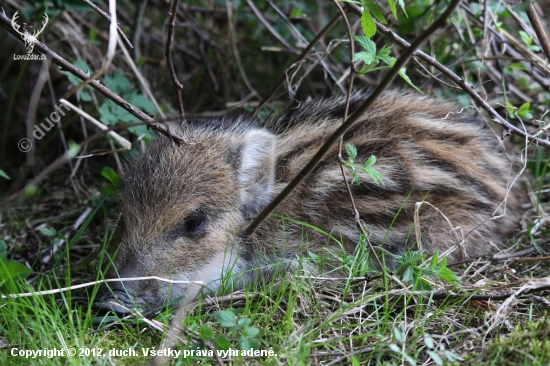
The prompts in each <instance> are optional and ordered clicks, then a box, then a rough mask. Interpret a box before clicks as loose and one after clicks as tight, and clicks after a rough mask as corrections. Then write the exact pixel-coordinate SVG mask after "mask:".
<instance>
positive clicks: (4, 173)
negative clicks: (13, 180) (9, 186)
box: [0, 169, 10, 180]
mask: <svg viewBox="0 0 550 366" xmlns="http://www.w3.org/2000/svg"><path fill="white" fill-rule="evenodd" d="M0 177H2V178H5V179H7V180H10V177H8V175H7V174H6V172H4V171H3V170H2V169H0Z"/></svg>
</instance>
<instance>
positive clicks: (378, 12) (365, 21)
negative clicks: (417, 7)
mask: <svg viewBox="0 0 550 366" xmlns="http://www.w3.org/2000/svg"><path fill="white" fill-rule="evenodd" d="M341 1H343V2H350V3H354V4H357V5H361V6H362V7H363V9H364V10H363V14H362V15H361V28H362V29H363V32H365V35H366V36H367V37H369V38H371V37H372V36H374V34H375V33H376V22H375V21H374V19H375V18H376V20H378V21H379V22H380V23H382V24H387V21H386V18H385V17H384V12H383V11H382V9H380V7H379V6H378V5H377V4H376V3H375V2H374V1H372V0H361V1H351V0H341ZM395 3H396V1H395V0H388V5H389V6H390V9H391V13H392V15H393V17H394V18H395V19H397V6H396V4H395ZM397 5H399V7H400V8H401V9H402V10H403V12H404V13H405V15H406V14H407V12H406V11H405V1H404V0H397Z"/></svg>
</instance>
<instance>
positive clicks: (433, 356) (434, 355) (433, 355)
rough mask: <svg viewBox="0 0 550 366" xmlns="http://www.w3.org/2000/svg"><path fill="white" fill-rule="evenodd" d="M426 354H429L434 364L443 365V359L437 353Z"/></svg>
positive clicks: (429, 352)
mask: <svg viewBox="0 0 550 366" xmlns="http://www.w3.org/2000/svg"><path fill="white" fill-rule="evenodd" d="M426 353H428V355H429V356H430V358H431V359H432V360H433V362H435V364H436V365H443V360H442V359H441V357H439V355H438V354H437V353H435V352H434V351H427V352H426Z"/></svg>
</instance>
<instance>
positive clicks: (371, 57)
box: [351, 52, 376, 65]
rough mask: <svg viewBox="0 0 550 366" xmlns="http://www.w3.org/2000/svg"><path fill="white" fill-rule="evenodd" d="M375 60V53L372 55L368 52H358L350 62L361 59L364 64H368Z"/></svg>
mask: <svg viewBox="0 0 550 366" xmlns="http://www.w3.org/2000/svg"><path fill="white" fill-rule="evenodd" d="M375 60H376V55H372V54H371V53H369V52H358V53H356V54H355V55H354V56H353V60H351V61H352V62H359V61H363V62H364V63H365V64H366V65H370V64H371V63H372V62H374V61H375Z"/></svg>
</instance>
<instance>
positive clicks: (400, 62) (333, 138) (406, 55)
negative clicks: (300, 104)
mask: <svg viewBox="0 0 550 366" xmlns="http://www.w3.org/2000/svg"><path fill="white" fill-rule="evenodd" d="M459 3H460V0H453V1H452V2H451V4H450V5H449V7H448V8H447V10H446V11H445V12H444V13H443V14H442V15H441V17H439V19H437V20H436V21H435V22H434V23H433V24H432V25H431V26H430V27H429V28H428V29H427V30H426V31H424V33H422V34H421V35H420V36H419V37H418V38H417V39H416V40H415V41H414V42H413V43H412V44H411V45H410V46H409V47H408V48H407V49H406V50H405V51H404V52H403V54H402V55H401V56H400V57H399V58H398V59H397V61H396V62H395V64H394V65H393V67H392V68H391V70H390V71H389V72H388V74H387V75H386V77H385V78H384V79H382V81H381V82H380V84H379V85H378V86H377V87H376V89H374V90H373V91H372V93H371V94H370V95H369V97H368V98H367V100H365V101H364V102H363V104H361V105H360V106H359V107H358V108H357V110H356V111H355V112H354V113H353V114H352V115H351V116H350V117H349V118H348V119H347V120H346V122H345V123H343V124H342V126H340V127H339V128H338V129H337V130H336V131H334V133H333V134H332V135H330V136H329V138H328V139H327V141H326V142H325V143H324V144H323V146H321V148H320V149H319V151H317V153H315V155H314V156H313V158H311V160H310V161H309V162H308V163H307V164H306V166H305V167H304V168H303V169H302V170H301V171H300V172H299V173H298V174H297V175H296V177H294V179H292V181H291V182H290V183H289V184H288V185H287V186H286V187H285V188H284V189H283V190H282V191H281V193H279V194H278V195H277V197H275V199H273V201H271V202H270V203H269V204H268V205H267V206H266V207H265V208H264V209H263V210H262V211H261V212H260V213H259V214H258V216H257V217H256V218H255V219H254V220H253V221H252V223H250V225H249V226H248V228H247V229H246V231H245V235H251V234H252V233H254V231H255V230H256V228H257V227H258V226H259V225H260V224H261V223H262V222H263V221H264V220H265V219H266V218H267V217H268V216H269V215H270V214H271V213H272V212H273V211H274V210H275V209H276V208H277V207H278V206H279V205H280V204H281V202H283V201H284V200H285V199H286V198H287V197H288V196H289V195H290V193H292V191H294V189H295V188H296V187H297V186H298V184H300V183H301V182H302V181H303V180H304V179H305V178H306V177H307V176H308V175H309V173H311V172H312V171H313V169H315V167H316V166H317V165H318V164H319V163H320V162H321V160H322V159H323V158H324V157H325V155H326V154H327V153H328V152H329V150H330V149H331V148H332V146H333V145H334V144H335V143H336V142H338V140H339V139H340V137H341V136H343V135H344V133H346V131H348V130H349V129H350V128H351V127H352V126H353V125H354V124H355V123H356V122H357V121H358V120H359V119H360V118H361V117H362V116H363V115H364V114H365V112H366V111H367V110H368V109H369V108H370V107H371V106H372V104H373V103H374V101H375V100H376V98H378V97H379V96H380V94H382V93H383V92H384V91H385V90H386V89H387V87H388V86H389V85H390V83H391V82H392V81H393V79H394V78H395V77H396V76H397V74H398V72H399V70H401V68H402V67H403V66H404V65H405V64H406V63H407V61H408V60H409V59H410V57H411V56H412V55H413V53H414V51H415V50H416V49H417V48H418V47H419V46H420V45H421V44H422V43H423V42H424V41H425V40H426V39H428V37H430V36H431V35H432V34H433V33H434V32H435V31H436V30H437V29H438V28H439V27H441V26H442V25H443V24H444V23H445V21H446V19H447V18H448V17H449V16H450V15H451V13H452V12H453V11H454V9H455V8H456V6H457V5H458V4H459ZM348 4H350V3H348ZM546 142H547V143H548V146H549V147H550V143H549V142H548V141H546Z"/></svg>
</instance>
